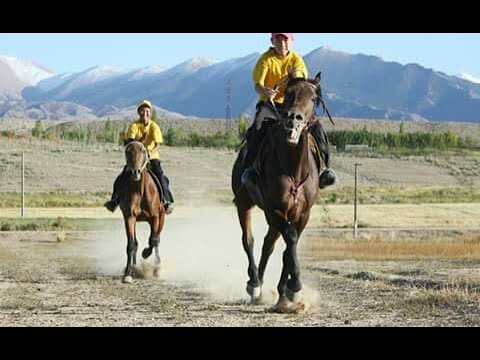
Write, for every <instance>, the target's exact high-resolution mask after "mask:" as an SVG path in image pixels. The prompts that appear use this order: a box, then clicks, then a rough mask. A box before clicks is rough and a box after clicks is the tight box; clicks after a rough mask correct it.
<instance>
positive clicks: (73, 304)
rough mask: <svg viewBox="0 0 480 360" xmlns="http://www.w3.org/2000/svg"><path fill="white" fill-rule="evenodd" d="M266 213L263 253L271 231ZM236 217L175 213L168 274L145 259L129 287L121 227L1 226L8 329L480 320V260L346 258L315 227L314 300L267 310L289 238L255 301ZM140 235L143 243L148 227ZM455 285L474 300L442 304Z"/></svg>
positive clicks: (309, 255) (0, 297)
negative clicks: (63, 230)
mask: <svg viewBox="0 0 480 360" xmlns="http://www.w3.org/2000/svg"><path fill="white" fill-rule="evenodd" d="M258 219H259V220H256V223H255V235H256V239H257V250H258V247H259V246H260V244H258V243H259V241H258V240H261V239H262V236H263V232H264V230H265V227H264V225H263V224H262V221H261V220H262V219H261V217H258ZM193 220H195V224H196V226H193V225H192V222H193ZM199 220H200V221H199ZM235 220H236V219H235V217H234V213H233V210H232V211H222V212H216V211H215V210H214V209H212V212H211V213H210V214H209V213H208V211H205V209H203V210H202V211H199V212H198V213H197V214H195V216H194V218H193V217H192V218H185V217H182V218H175V217H174V216H172V217H171V218H169V219H168V222H167V226H166V228H165V231H164V234H163V238H162V243H161V251H162V261H163V262H162V271H161V275H160V279H155V278H153V277H150V276H149V274H148V273H149V270H151V268H150V267H149V266H144V267H143V269H144V271H143V274H144V275H145V276H146V277H147V278H146V279H136V280H135V282H134V284H132V285H124V284H122V283H121V273H122V269H123V266H124V261H125V260H124V259H125V254H124V250H125V245H126V244H125V235H124V231H123V228H121V227H120V228H118V229H113V230H111V231H99V232H91V233H71V234H69V233H67V234H66V237H65V239H63V238H61V237H60V241H57V236H56V234H54V233H37V234H36V235H31V234H28V233H2V234H0V326H25V325H26V326H410V325H411V326H432V325H433V326H437V325H440V326H447V325H448V326H454V325H467V326H470V325H474V326H478V325H480V302H479V301H478V299H479V297H478V292H477V291H478V288H479V287H480V268H479V266H478V261H456V262H455V261H444V260H440V259H431V260H421V259H418V260H412V259H410V260H408V259H407V260H404V261H360V260H353V259H352V258H344V259H342V260H336V259H334V258H331V257H330V258H329V257H325V256H322V254H321V252H312V251H311V247H310V245H312V244H314V243H315V241H316V240H317V238H316V236H317V235H314V232H313V231H312V232H310V235H309V233H308V232H307V233H306V234H305V236H304V237H303V238H302V244H303V245H302V251H301V253H300V259H301V268H302V271H303V279H304V284H305V285H306V288H305V291H304V302H306V303H307V304H310V305H311V307H310V308H309V309H308V310H307V311H306V312H305V313H302V314H290V315H285V314H271V313H266V312H265V309H268V308H269V307H270V306H271V305H273V303H274V302H275V300H276V294H275V291H274V289H275V286H276V281H277V278H278V276H279V270H280V257H281V251H282V249H283V244H280V242H279V244H277V249H276V251H275V253H274V254H273V255H272V260H271V263H270V264H269V267H268V269H267V274H266V284H265V287H264V294H265V295H266V304H265V305H257V306H253V305H249V304H247V296H246V293H245V291H244V288H245V282H246V280H247V274H246V258H245V255H244V253H243V250H242V248H241V244H240V232H239V229H237V226H236V225H237V224H236V223H235ZM199 224H201V225H199ZM140 234H141V235H140V244H141V246H143V245H144V244H145V239H146V238H147V236H146V227H145V226H144V225H143V224H142V225H141V226H140ZM257 254H258V251H257ZM439 269H441V271H440V270H439ZM466 282H468V286H466V285H465V283H466ZM452 283H455V284H457V285H458V287H462V286H465V289H464V291H466V292H469V294H470V295H469V296H459V295H458V294H455V295H454V296H453V297H452V298H451V299H448V301H445V300H442V297H441V296H440V295H441V294H442V292H444V291H445V289H447V290H448V287H449V286H451V285H449V284H452Z"/></svg>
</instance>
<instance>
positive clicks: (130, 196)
mask: <svg viewBox="0 0 480 360" xmlns="http://www.w3.org/2000/svg"><path fill="white" fill-rule="evenodd" d="M125 157H126V162H127V165H126V168H125V170H126V174H127V176H125V179H124V183H123V184H122V196H121V200H120V209H121V210H122V214H123V219H124V221H125V229H126V231H127V241H128V243H127V266H126V268H125V274H124V277H123V281H124V282H125V283H131V282H132V281H133V270H134V267H135V265H136V262H137V247H138V241H137V234H136V223H137V221H146V222H148V223H149V224H150V238H149V242H148V245H149V246H148V247H147V248H145V249H144V250H143V252H142V257H143V258H144V259H147V258H148V257H150V255H151V254H152V251H153V249H155V263H156V265H157V266H158V265H160V255H159V250H158V245H159V243H160V232H161V231H162V229H163V225H164V223H165V208H164V206H163V201H162V194H161V191H159V189H158V187H157V183H156V181H155V180H154V178H153V176H152V175H151V174H150V172H149V171H148V170H147V164H148V162H149V156H148V152H147V149H146V148H145V146H144V145H143V144H142V143H141V142H139V141H131V142H129V143H128V144H127V145H126V146H125Z"/></svg>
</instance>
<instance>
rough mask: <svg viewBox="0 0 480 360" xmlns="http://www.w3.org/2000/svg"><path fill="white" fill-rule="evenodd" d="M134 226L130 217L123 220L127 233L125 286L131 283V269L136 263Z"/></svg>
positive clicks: (136, 244)
mask: <svg viewBox="0 0 480 360" xmlns="http://www.w3.org/2000/svg"><path fill="white" fill-rule="evenodd" d="M135 224H136V219H135V217H133V216H130V217H128V218H126V219H125V229H126V231H127V266H126V268H125V273H124V276H123V282H124V283H127V284H129V283H132V282H133V268H134V266H135V263H136V254H137V246H138V243H137V239H136V234H135Z"/></svg>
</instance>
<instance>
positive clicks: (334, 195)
mask: <svg viewBox="0 0 480 360" xmlns="http://www.w3.org/2000/svg"><path fill="white" fill-rule="evenodd" d="M176 195H177V196H176V199H177V202H178V201H180V202H182V201H183V200H187V199H188V197H186V198H185V197H184V196H182V194H181V193H179V194H176ZM205 195H206V196H207V197H208V199H210V200H211V202H212V203H217V204H222V205H228V204H231V203H232V199H233V194H232V192H231V190H230V189H219V190H215V191H213V190H207V191H206V194H205ZM109 197H110V193H108V192H81V193H78V192H64V191H61V192H39V193H31V194H26V196H25V207H27V208H63V207H65V208H101V207H102V206H103V203H104V202H105V201H106V199H109ZM358 199H359V203H360V204H371V205H375V204H436V203H437V204H441V203H475V202H480V188H479V187H478V186H477V187H475V186H362V187H360V188H359V192H358ZM20 202H21V200H20V196H19V194H18V193H12V192H5V193H1V196H0V208H19V207H20ZM352 202H353V187H334V188H331V189H326V190H324V191H322V192H321V193H320V197H319V199H318V201H317V203H320V204H351V203H352Z"/></svg>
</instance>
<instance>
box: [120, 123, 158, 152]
mask: <svg viewBox="0 0 480 360" xmlns="http://www.w3.org/2000/svg"><path fill="white" fill-rule="evenodd" d="M126 138H127V139H135V140H137V141H140V142H142V143H143V145H145V146H146V148H147V150H148V151H152V150H153V148H155V147H156V146H157V144H163V136H162V132H161V131H160V127H159V126H158V125H157V123H155V122H153V121H151V120H150V121H149V123H148V125H147V126H145V125H144V123H143V121H142V120H137V121H135V122H133V123H132V124H130V127H129V128H128V131H127V136H126ZM159 158H160V152H159V151H155V152H154V153H151V154H150V159H159Z"/></svg>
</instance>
